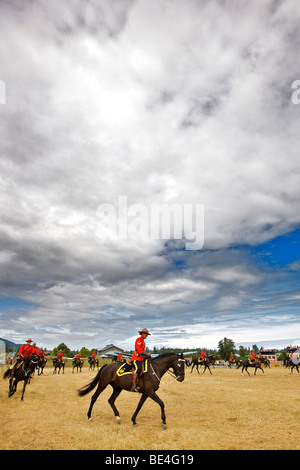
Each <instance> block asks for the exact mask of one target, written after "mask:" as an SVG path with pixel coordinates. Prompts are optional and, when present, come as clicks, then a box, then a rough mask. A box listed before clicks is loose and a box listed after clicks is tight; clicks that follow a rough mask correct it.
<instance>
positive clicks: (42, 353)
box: [38, 349, 45, 357]
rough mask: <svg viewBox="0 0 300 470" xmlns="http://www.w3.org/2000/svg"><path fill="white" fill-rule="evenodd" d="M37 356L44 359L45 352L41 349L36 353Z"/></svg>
mask: <svg viewBox="0 0 300 470" xmlns="http://www.w3.org/2000/svg"><path fill="white" fill-rule="evenodd" d="M38 354H39V356H42V357H44V355H45V351H44V350H42V349H41V350H40V351H39V352H38Z"/></svg>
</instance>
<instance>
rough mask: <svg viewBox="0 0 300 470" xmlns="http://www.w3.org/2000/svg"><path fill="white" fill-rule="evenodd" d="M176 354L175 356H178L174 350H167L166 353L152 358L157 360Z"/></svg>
mask: <svg viewBox="0 0 300 470" xmlns="http://www.w3.org/2000/svg"><path fill="white" fill-rule="evenodd" d="M174 355H175V356H178V354H177V353H174V352H167V353H164V354H160V355H159V356H157V357H155V358H153V359H152V360H153V361H155V360H156V359H160V358H161V359H163V358H165V357H171V356H174Z"/></svg>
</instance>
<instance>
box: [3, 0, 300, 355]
mask: <svg viewBox="0 0 300 470" xmlns="http://www.w3.org/2000/svg"><path fill="white" fill-rule="evenodd" d="M299 14H300V4H299V3H297V2H294V1H293V0H284V1H279V0H265V1H263V2H262V1H261V0H253V1H252V2H248V1H243V0H242V1H240V0H239V1H237V0H230V1H229V0H222V1H221V0H219V1H217V0H210V1H209V2H208V1H203V0H189V1H186V2H182V1H179V0H153V1H151V2H149V1H148V0H114V1H111V0H102V1H96V0H94V1H93V0H90V1H89V0H72V1H69V2H61V1H59V0H52V1H51V2H48V1H46V0H40V1H30V2H24V1H21V0H9V1H8V0H7V1H5V0H3V1H1V4H0V84H1V86H0V93H1V96H0V194H1V197H0V217H1V220H0V222H1V223H0V337H2V338H6V339H9V340H11V341H15V342H18V343H19V342H23V341H25V340H26V339H27V338H28V337H31V338H32V339H33V340H34V341H36V342H37V345H38V346H40V347H46V348H48V349H49V348H50V349H51V348H53V347H56V346H57V345H58V344H60V343H61V342H64V343H65V344H66V345H67V346H68V347H70V348H71V349H78V348H79V349H80V348H81V347H82V346H85V347H88V348H92V347H96V348H101V347H104V346H105V345H106V344H111V343H113V344H115V345H116V346H119V347H122V348H124V349H132V348H133V347H134V340H135V338H136V337H137V335H138V331H140V330H141V329H142V328H147V329H148V330H149V331H150V333H151V336H149V337H148V340H147V346H148V347H149V348H152V347H154V346H156V347H159V346H166V347H182V348H195V347H205V348H217V346H218V342H219V341H220V340H222V339H223V338H224V337H227V338H230V339H232V340H233V341H234V342H235V344H236V345H238V344H243V345H252V344H257V345H261V346H264V347H283V346H286V345H290V344H292V345H300V328H299V320H300V309H299V300H300V282H299V281H300V211H299V207H300V158H299V154H300V145H299V114H300V105H299V104H298V101H299V100H295V99H293V93H296V90H295V86H293V84H294V85H295V83H296V84H297V82H295V81H296V80H299V79H300V72H299V70H300V68H299V65H300V59H299V50H300V30H299V21H298V18H299ZM294 96H295V95H294ZM124 201H125V202H126V206H124ZM162 207H165V208H167V209H170V211H171V212H170V214H171V215H170V217H169V218H168V214H167V215H166V213H165V215H164V216H161V218H158V216H157V217H155V216H154V215H153V214H154V213H153V212H152V210H154V209H155V208H156V209H157V208H159V210H161V209H162ZM174 208H175V209H176V210H177V212H176V211H175V210H174V213H173V212H172V210H173V209H174ZM197 208H198V209H199V210H200V209H201V210H200V212H199V213H200V215H199V218H197V214H198V212H197ZM185 210H187V211H188V210H189V212H184V211H185ZM180 211H181V212H180ZM201 211H202V212H201ZM157 214H161V212H158V213H157ZM172 214H173V215H172ZM189 215H190V218H189ZM192 216H193V219H192ZM183 220H184V222H187V225H184V224H183ZM189 220H190V225H189V228H190V231H188V221H189ZM192 222H193V225H191V224H192ZM180 223H181V225H180ZM168 227H169V228H170V234H169V236H167V235H165V236H163V230H164V229H165V228H168ZM192 228H194V234H198V238H199V240H200V241H199V240H198V241H199V243H198V244H197V243H195V244H193V243H192V245H191V244H190V245H189V242H190V243H191V242H193V238H192V233H191V230H192ZM192 232H193V230H192ZM155 234H156V236H155ZM196 238H197V237H196V235H195V237H194V240H196Z"/></svg>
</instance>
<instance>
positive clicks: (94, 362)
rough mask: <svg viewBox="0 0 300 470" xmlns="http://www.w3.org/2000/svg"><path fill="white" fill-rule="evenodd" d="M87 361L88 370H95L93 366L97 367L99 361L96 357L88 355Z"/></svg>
mask: <svg viewBox="0 0 300 470" xmlns="http://www.w3.org/2000/svg"><path fill="white" fill-rule="evenodd" d="M88 363H89V370H95V366H96V367H97V368H98V369H99V361H98V359H96V358H94V357H92V356H89V357H88Z"/></svg>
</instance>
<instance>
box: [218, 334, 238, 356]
mask: <svg viewBox="0 0 300 470" xmlns="http://www.w3.org/2000/svg"><path fill="white" fill-rule="evenodd" d="M218 352H219V354H220V357H221V358H222V359H224V360H225V361H229V359H230V354H231V353H234V352H235V345H234V342H233V341H232V339H229V338H226V337H225V338H224V339H222V340H221V341H219V343H218Z"/></svg>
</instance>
